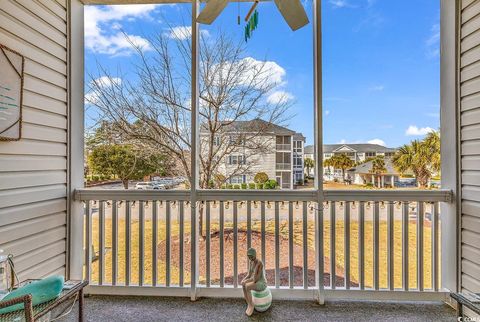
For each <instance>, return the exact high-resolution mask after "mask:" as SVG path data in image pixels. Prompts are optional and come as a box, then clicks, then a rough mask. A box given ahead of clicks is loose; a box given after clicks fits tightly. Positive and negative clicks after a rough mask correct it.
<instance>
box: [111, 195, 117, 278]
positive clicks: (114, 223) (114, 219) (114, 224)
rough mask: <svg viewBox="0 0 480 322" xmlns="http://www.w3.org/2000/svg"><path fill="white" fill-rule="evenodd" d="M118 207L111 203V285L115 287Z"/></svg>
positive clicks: (115, 203) (113, 202)
mask: <svg viewBox="0 0 480 322" xmlns="http://www.w3.org/2000/svg"><path fill="white" fill-rule="evenodd" d="M117 262H118V207H117V201H115V200H113V201H112V285H117V278H118V267H117Z"/></svg>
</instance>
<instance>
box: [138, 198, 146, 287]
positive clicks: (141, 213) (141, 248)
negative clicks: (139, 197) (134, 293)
mask: <svg viewBox="0 0 480 322" xmlns="http://www.w3.org/2000/svg"><path fill="white" fill-rule="evenodd" d="M138 219H139V225H138V230H139V232H138V284H139V285H140V286H143V283H144V280H145V278H144V276H143V275H144V274H143V272H144V266H145V260H144V258H145V236H144V234H145V208H144V202H143V201H140V202H139V203H138Z"/></svg>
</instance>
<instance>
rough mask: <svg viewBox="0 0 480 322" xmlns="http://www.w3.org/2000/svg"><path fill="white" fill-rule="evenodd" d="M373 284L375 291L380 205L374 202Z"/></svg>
mask: <svg viewBox="0 0 480 322" xmlns="http://www.w3.org/2000/svg"><path fill="white" fill-rule="evenodd" d="M373 210H374V212H373V216H374V219H373V246H374V250H373V265H374V267H373V284H374V288H375V290H379V289H380V272H379V267H380V205H379V202H378V201H375V204H374V208H373Z"/></svg>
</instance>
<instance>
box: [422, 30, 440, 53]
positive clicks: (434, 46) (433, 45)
mask: <svg viewBox="0 0 480 322" xmlns="http://www.w3.org/2000/svg"><path fill="white" fill-rule="evenodd" d="M425 46H426V48H427V52H426V55H427V57H428V58H438V57H439V56H440V24H438V23H437V24H434V25H433V26H432V28H431V30H430V37H429V38H428V39H427V40H426V41H425Z"/></svg>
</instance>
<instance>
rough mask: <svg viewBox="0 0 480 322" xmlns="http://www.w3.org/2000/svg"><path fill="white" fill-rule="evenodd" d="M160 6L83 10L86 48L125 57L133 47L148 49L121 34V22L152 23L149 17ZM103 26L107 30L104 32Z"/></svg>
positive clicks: (139, 40) (135, 38) (141, 40)
mask: <svg viewBox="0 0 480 322" xmlns="http://www.w3.org/2000/svg"><path fill="white" fill-rule="evenodd" d="M158 6H159V5H154V4H145V5H115V6H106V7H101V6H85V47H86V48H87V49H88V50H90V51H92V52H95V53H99V54H107V55H128V54H130V53H131V52H132V50H133V48H132V45H131V44H130V43H129V41H128V40H127V37H128V39H130V41H131V42H132V43H133V44H135V45H136V46H140V47H143V49H145V50H148V49H150V44H149V42H148V41H147V40H146V39H144V38H142V37H141V36H138V35H132V34H124V33H123V32H121V29H122V25H121V23H122V22H125V21H134V20H137V19H151V13H152V12H153V11H154V10H155V9H156V8H157V7H158ZM103 24H105V25H108V28H109V29H110V30H113V31H114V32H113V33H112V32H110V33H109V32H108V31H107V30H105V29H104V28H102V27H104V26H103Z"/></svg>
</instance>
